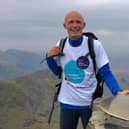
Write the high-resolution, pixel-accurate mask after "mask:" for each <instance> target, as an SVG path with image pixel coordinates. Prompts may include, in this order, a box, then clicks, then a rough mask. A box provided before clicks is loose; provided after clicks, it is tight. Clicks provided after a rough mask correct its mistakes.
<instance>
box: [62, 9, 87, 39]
mask: <svg viewBox="0 0 129 129" xmlns="http://www.w3.org/2000/svg"><path fill="white" fill-rule="evenodd" d="M84 27H85V22H84V19H83V17H82V15H81V14H80V13H79V12H77V11H71V12H69V13H67V14H66V16H65V18H64V28H65V29H66V30H67V32H68V34H69V37H70V38H71V39H73V40H76V39H78V38H79V37H80V36H81V35H82V32H83V29H84Z"/></svg>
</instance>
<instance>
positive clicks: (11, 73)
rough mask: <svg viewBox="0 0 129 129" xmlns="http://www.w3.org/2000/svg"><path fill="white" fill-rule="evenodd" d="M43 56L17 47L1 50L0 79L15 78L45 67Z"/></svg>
mask: <svg viewBox="0 0 129 129" xmlns="http://www.w3.org/2000/svg"><path fill="white" fill-rule="evenodd" d="M42 58H43V57H42V55H41V54H38V53H33V52H27V51H21V50H16V49H8V50H7V51H4V52H3V51H0V80H8V79H15V78H16V77H20V76H24V75H27V74H29V73H32V72H35V71H38V70H41V69H43V68H44V67H45V66H44V65H41V64H40V61H41V59H42Z"/></svg>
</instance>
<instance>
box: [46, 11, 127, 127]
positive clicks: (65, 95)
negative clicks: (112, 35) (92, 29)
mask: <svg viewBox="0 0 129 129" xmlns="http://www.w3.org/2000/svg"><path fill="white" fill-rule="evenodd" d="M85 27H86V23H85V21H84V18H83V17H82V15H81V14H80V13H79V12H77V11H70V12H69V13H68V14H66V16H65V18H64V28H65V29H66V30H67V32H68V37H67V39H66V42H65V46H64V50H63V53H64V54H65V55H64V56H62V57H60V58H59V59H60V66H61V68H62V84H61V89H60V92H59V96H58V101H59V103H60V109H61V110H60V129H77V124H78V120H79V118H81V122H82V125H83V129H86V127H87V124H88V122H89V119H90V117H91V114H92V100H93V97H92V96H93V93H94V91H95V89H96V84H97V81H96V76H95V74H94V68H93V63H92V59H91V57H90V56H88V57H87V60H85V61H84V60H83V58H82V56H84V55H86V54H87V53H89V49H88V37H87V36H85V35H83V30H84V28H85ZM94 50H95V54H96V65H97V68H98V71H99V73H100V75H101V77H102V79H103V80H104V81H105V83H106V84H107V86H108V88H109V89H110V91H111V92H112V94H113V95H118V94H129V90H122V89H121V88H120V86H119V84H118V83H117V81H116V79H115V77H114V75H113V74H112V72H111V70H110V67H109V59H108V56H107V54H106V52H105V50H104V48H103V46H102V44H101V43H100V41H98V40H94ZM59 53H60V48H59V41H58V42H57V45H56V46H54V47H52V48H51V49H50V50H49V51H48V53H47V64H48V66H49V68H50V69H51V70H52V72H53V73H54V74H55V75H57V76H58V75H59V73H60V70H61V69H60V66H59V65H58V63H57V58H53V56H54V55H57V54H59Z"/></svg>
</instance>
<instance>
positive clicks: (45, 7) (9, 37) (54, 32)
mask: <svg viewBox="0 0 129 129" xmlns="http://www.w3.org/2000/svg"><path fill="white" fill-rule="evenodd" d="M70 10H77V11H80V12H81V13H82V15H83V16H84V19H85V20H86V24H87V26H86V28H85V31H92V32H94V33H95V34H96V35H97V36H98V37H99V39H100V41H101V42H102V44H103V45H104V47H105V49H106V50H107V51H110V52H117V53H123V52H128V51H129V50H128V49H129V0H0V50H7V49H9V48H17V49H22V50H28V51H41V50H44V49H45V50H47V49H49V48H50V46H53V45H55V44H56V42H57V41H58V40H59V39H60V38H62V37H65V36H66V34H67V33H66V31H65V29H64V28H63V19H64V16H65V14H66V13H67V12H68V11H70Z"/></svg>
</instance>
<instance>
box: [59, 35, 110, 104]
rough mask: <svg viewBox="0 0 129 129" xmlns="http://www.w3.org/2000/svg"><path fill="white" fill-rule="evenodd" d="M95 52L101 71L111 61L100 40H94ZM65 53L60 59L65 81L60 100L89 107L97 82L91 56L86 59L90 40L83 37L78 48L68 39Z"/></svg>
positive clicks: (63, 80) (63, 81)
mask: <svg viewBox="0 0 129 129" xmlns="http://www.w3.org/2000/svg"><path fill="white" fill-rule="evenodd" d="M57 44H59V42H58V43H57ZM94 50H95V54H96V64H97V67H98V69H99V68H101V67H102V66H104V65H105V64H107V63H108V62H109V59H108V57H107V55H106V52H105V50H104V48H103V46H102V44H101V43H100V42H99V41H98V40H94ZM63 53H64V54H65V56H62V57H61V58H60V64H61V66H62V69H63V70H62V71H63V73H62V74H63V79H62V86H61V90H60V93H59V97H58V100H59V102H61V103H64V104H70V105H75V106H89V105H90V104H91V101H92V95H93V93H94V91H95V88H96V84H97V81H96V77H95V73H94V68H93V63H92V59H91V57H90V55H88V56H87V58H84V56H85V55H86V54H88V53H89V49H88V38H87V37H86V36H83V41H82V43H81V45H80V46H78V47H73V46H71V45H70V43H69V42H68V39H67V40H66V42H65V46H64V49H63Z"/></svg>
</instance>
